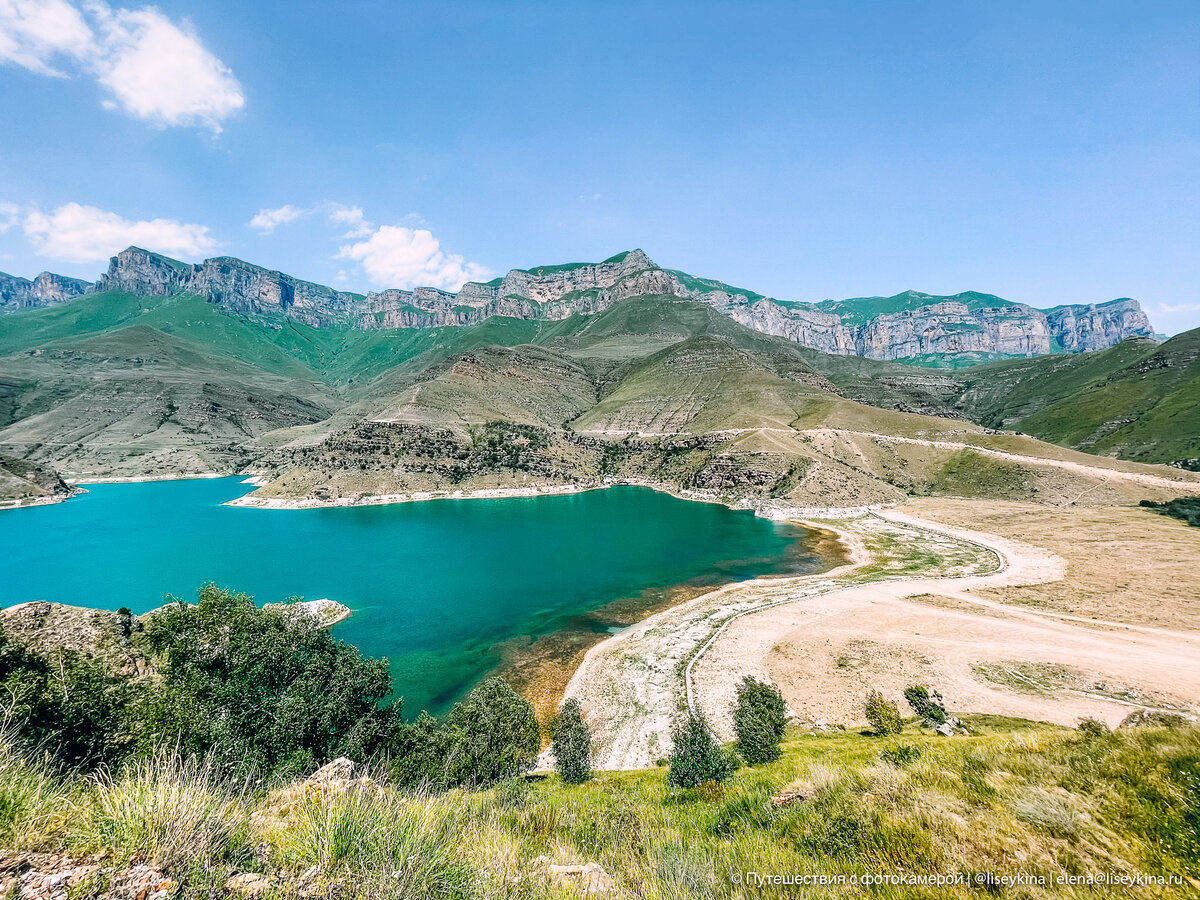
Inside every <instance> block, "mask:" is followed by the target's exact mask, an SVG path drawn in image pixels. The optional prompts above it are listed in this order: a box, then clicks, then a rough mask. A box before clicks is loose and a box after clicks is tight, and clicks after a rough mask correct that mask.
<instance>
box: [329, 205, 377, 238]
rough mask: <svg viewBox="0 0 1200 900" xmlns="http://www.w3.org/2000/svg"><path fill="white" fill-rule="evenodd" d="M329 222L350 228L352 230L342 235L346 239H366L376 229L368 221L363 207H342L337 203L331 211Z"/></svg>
mask: <svg viewBox="0 0 1200 900" xmlns="http://www.w3.org/2000/svg"><path fill="white" fill-rule="evenodd" d="M329 221H330V222H334V223H336V224H338V225H348V226H349V227H350V230H349V231H347V232H346V233H345V234H343V235H342V237H344V238H360V237H366V236H367V235H368V234H370V233H371V232H372V231H373V230H374V229H375V226H374V225H373V224H372V223H370V222H368V221H367V220H366V217H365V216H364V215H363V211H362V207H361V206H342V205H341V204H340V203H335V204H333V206H332V208H331V209H330V211H329Z"/></svg>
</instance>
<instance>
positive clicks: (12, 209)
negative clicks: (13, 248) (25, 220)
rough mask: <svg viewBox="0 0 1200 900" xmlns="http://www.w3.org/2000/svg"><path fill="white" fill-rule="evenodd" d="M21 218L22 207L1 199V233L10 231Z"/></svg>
mask: <svg viewBox="0 0 1200 900" xmlns="http://www.w3.org/2000/svg"><path fill="white" fill-rule="evenodd" d="M20 219H21V207H19V206H17V204H15V203H9V202H8V201H7V200H0V234H3V233H4V232H6V231H8V229H10V228H12V227H13V226H14V225H16V224H17V222H19V221H20Z"/></svg>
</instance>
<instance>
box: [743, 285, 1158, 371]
mask: <svg viewBox="0 0 1200 900" xmlns="http://www.w3.org/2000/svg"><path fill="white" fill-rule="evenodd" d="M905 296H906V295H898V297H905ZM919 296H920V297H921V298H923V299H924V300H925V301H926V302H924V303H923V304H922V305H919V306H917V307H916V308H913V309H900V310H897V311H894V312H887V311H882V312H876V311H875V310H876V309H878V307H879V306H880V304H879V303H876V302H874V301H877V300H879V299H880V298H866V299H864V300H862V301H856V300H847V301H842V302H841V303H838V304H836V306H837V307H838V309H839V312H826V311H823V310H822V309H821V308H820V305H809V304H794V303H779V302H777V301H775V300H770V299H763V300H758V301H755V302H753V303H746V304H741V305H739V304H727V305H725V306H724V307H723V311H724V312H726V313H727V314H728V315H730V316H732V317H733V318H734V319H735V320H737V321H738V322H741V323H742V324H743V325H746V326H748V327H750V328H753V329H755V330H757V331H763V332H766V333H767V334H775V335H779V336H781V337H787V338H790V339H791V340H794V341H796V342H797V343H800V344H803V345H804V346H806V347H812V348H814V349H817V350H823V351H825V352H826V353H837V354H841V355H854V356H866V357H870V358H871V359H887V360H910V359H919V358H921V357H928V356H946V355H951V356H953V355H962V354H972V355H976V356H1039V355H1042V354H1046V353H1055V352H1061V351H1067V352H1072V353H1073V352H1081V351H1084V350H1099V349H1103V348H1104V347H1111V346H1112V345H1113V344H1116V343H1118V342H1120V341H1123V340H1124V339H1125V338H1128V337H1150V336H1153V334H1154V331H1153V328H1152V327H1151V325H1150V320H1149V319H1148V318H1146V314H1145V313H1144V312H1143V311H1142V308H1141V307H1140V306H1139V305H1138V303H1137V301H1136V300H1128V299H1124V300H1113V301H1112V302H1110V303H1101V304H1091V305H1087V306H1060V307H1057V308H1055V309H1053V310H1040V309H1034V308H1033V307H1031V306H1026V305H1025V304H1023V303H1009V302H1007V301H999V298H989V302H988V303H986V304H985V303H980V302H978V301H977V299H976V297H977V296H979V295H976V297H965V296H964V295H956V296H953V297H933V296H929V295H919ZM883 299H885V300H896V299H897V298H883ZM994 301H999V302H998V303H997V302H994ZM855 304H863V306H864V311H862V312H859V311H857V310H856V309H855V308H854V307H855Z"/></svg>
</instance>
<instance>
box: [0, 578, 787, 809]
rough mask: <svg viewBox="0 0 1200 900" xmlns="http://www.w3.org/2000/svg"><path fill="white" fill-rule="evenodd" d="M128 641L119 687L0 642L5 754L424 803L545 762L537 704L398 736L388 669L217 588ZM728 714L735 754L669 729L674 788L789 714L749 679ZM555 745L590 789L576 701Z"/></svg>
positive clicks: (65, 659)
mask: <svg viewBox="0 0 1200 900" xmlns="http://www.w3.org/2000/svg"><path fill="white" fill-rule="evenodd" d="M131 639H132V640H133V641H135V642H136V644H137V646H138V649H139V650H141V651H142V652H144V653H145V654H146V656H147V658H149V659H150V660H152V661H153V666H154V670H155V674H154V675H153V676H151V677H140V678H130V677H127V676H121V675H116V674H113V673H112V672H110V671H109V670H108V669H107V668H106V667H105V666H104V664H103V663H102V662H100V661H99V660H96V659H91V658H88V657H85V656H83V655H81V654H79V653H74V652H70V651H61V652H59V653H57V654H55V655H54V658H49V657H47V656H44V655H41V654H39V653H37V652H35V651H33V650H31V649H29V648H28V647H27V646H25V645H23V644H21V643H19V642H16V641H14V640H12V639H11V638H10V637H8V636H7V635H5V634H4V632H3V630H2V629H0V692H2V694H0V697H3V698H4V702H3V716H4V723H5V724H6V725H7V726H9V727H8V731H9V732H10V733H11V734H12V735H13V739H14V740H15V741H16V743H17V744H18V745H19V746H23V747H24V748H25V749H26V750H36V751H37V752H39V753H45V754H48V755H49V757H50V758H51V760H52V762H53V763H54V765H55V766H57V767H58V768H59V769H61V770H64V771H66V770H71V771H83V772H89V771H93V770H97V769H100V768H106V769H109V770H113V769H116V768H118V767H120V766H121V765H122V764H125V763H128V762H135V761H136V760H138V759H144V758H147V757H148V756H150V755H152V754H153V753H154V752H155V751H156V750H158V749H160V748H161V747H163V746H170V747H171V748H173V749H174V750H175V751H177V752H180V753H182V754H184V755H185V756H188V757H191V758H197V759H199V758H204V759H205V760H207V761H208V762H209V763H211V764H213V765H216V766H219V767H220V768H221V769H222V770H223V771H226V772H231V773H234V774H235V775H237V776H238V777H243V778H249V777H255V778H266V779H270V780H273V781H282V780H287V779H290V778H295V777H298V776H302V775H304V774H306V773H308V772H311V771H313V769H315V768H317V767H318V766H321V765H323V764H325V763H327V762H329V761H330V760H333V759H335V758H338V757H348V758H350V759H354V760H357V761H359V762H360V763H361V762H367V761H369V762H371V763H372V765H374V766H375V767H377V768H381V769H382V770H384V771H387V772H388V774H389V777H390V780H391V781H392V782H393V783H394V784H396V785H398V786H410V787H418V786H419V787H422V788H426V789H429V788H432V789H446V788H451V787H471V788H478V787H486V786H488V785H492V784H496V783H498V782H501V781H503V780H505V779H507V778H510V777H512V776H514V775H519V774H521V773H523V772H526V771H528V770H530V769H531V768H533V766H534V765H535V764H536V761H537V757H538V751H539V750H540V747H541V733H540V730H539V726H538V722H537V720H536V718H535V716H534V709H533V706H532V704H531V703H530V702H529V701H528V700H526V699H525V698H523V697H521V696H520V695H518V694H517V693H516V692H515V691H514V690H513V689H512V688H511V687H509V685H508V684H507V683H505V682H504V681H503V680H502V679H499V678H488V679H486V680H484V681H483V682H481V683H480V684H478V685H477V686H476V687H475V688H474V689H473V690H472V691H471V692H470V693H469V694H468V695H467V696H466V697H465V698H463V699H462V700H461V701H459V702H458V703H456V704H455V705H454V706H453V708H452V709H451V710H450V711H449V712H448V713H447V714H446V715H445V716H442V717H434V716H431V715H428V714H427V713H424V712H423V713H421V714H420V715H419V716H418V717H417V718H416V719H415V720H413V721H405V720H404V718H403V717H402V715H401V701H400V700H394V701H392V700H390V697H391V679H390V678H389V675H388V669H387V662H386V660H380V659H370V658H365V657H363V656H362V655H361V654H360V653H359V652H358V651H357V650H356V649H355V648H354V647H352V646H350V645H348V644H346V643H344V642H342V641H340V640H338V639H336V638H334V637H333V636H332V635H330V634H329V632H328V631H327V630H325V629H323V628H321V627H320V626H319V625H318V623H316V622H315V621H314V620H312V619H310V618H308V617H305V616H300V615H295V614H294V613H293V612H292V611H291V610H289V609H288V608H287V607H276V608H270V609H260V608H259V607H257V606H256V605H255V604H254V601H253V600H252V598H250V597H249V596H247V595H245V594H240V593H236V592H232V591H228V590H223V589H220V588H218V587H216V586H215V585H211V584H210V585H206V586H204V587H203V588H202V589H201V590H200V592H199V597H198V602H197V603H194V604H189V603H183V602H179V601H176V602H171V603H168V604H167V605H166V606H164V607H163V608H161V609H160V610H158V611H157V612H156V613H155V614H154V615H153V616H150V617H148V618H147V619H145V620H144V623H143V625H142V627H140V628H139V629H138V630H137V632H136V633H135V634H133V635H131ZM733 715H734V727H735V730H736V731H737V735H738V742H737V752H736V753H735V752H734V751H733V750H731V749H726V748H723V747H721V746H720V744H718V743H717V741H716V739H715V738H714V737H713V735H712V733H711V731H710V730H709V727H708V725H707V724H706V723H705V722H704V720H703V719H701V718H699V717H698V716H691V717H688V718H686V719H685V720H683V721H682V722H681V723H680V724H679V727H678V728H677V729H676V731H675V735H674V750H673V754H672V758H671V765H670V771H669V774H668V782H669V783H670V784H671V785H672V786H675V787H690V786H695V785H697V784H700V783H702V782H704V781H711V780H717V781H720V780H724V779H726V778H728V777H729V776H730V775H731V774H732V773H733V772H734V771H736V769H737V768H738V766H739V765H740V764H741V763H742V761H745V762H746V763H749V764H751V765H755V764H759V763H765V762H771V761H773V760H775V759H777V758H778V757H779V744H780V741H781V739H782V737H783V729H784V724H785V723H786V720H787V715H786V710H785V707H784V704H783V699H782V697H781V696H780V695H779V692H778V691H777V690H776V689H775V688H773V687H771V686H769V685H766V684H762V683H761V682H758V681H756V680H754V679H753V678H746V679H745V680H744V681H743V682H742V684H741V685H740V686H739V688H738V701H737V704H736V706H735V708H734V710H733ZM550 733H551V737H552V743H551V749H552V751H553V755H554V759H555V764H556V767H557V769H558V772H559V774H560V775H561V777H562V780H563V781H564V782H565V783H567V784H582V783H584V782H586V781H588V780H589V779H590V778H591V736H590V733H589V729H588V727H587V725H586V723H585V722H584V718H583V711H582V709H581V707H580V705H579V703H578V702H577V701H575V700H568V701H567V702H566V703H564V704H563V706H562V708H561V709H560V710H559V712H558V714H557V716H556V717H555V719H554V720H553V722H552V723H551V727H550Z"/></svg>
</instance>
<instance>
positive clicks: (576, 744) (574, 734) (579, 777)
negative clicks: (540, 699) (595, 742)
mask: <svg viewBox="0 0 1200 900" xmlns="http://www.w3.org/2000/svg"><path fill="white" fill-rule="evenodd" d="M550 739H551V746H552V747H553V748H554V765H555V768H557V769H558V774H559V775H560V776H561V777H562V780H563V781H565V782H566V783H567V784H583V783H584V782H585V781H587V780H588V779H589V778H591V777H592V736H591V735H590V734H589V733H588V728H587V725H585V724H584V723H583V711H582V710H581V709H580V707H579V701H578V700H575V699H574V698H572V699H570V700H568V701H567V702H566V703H564V704H563V705H562V708H561V709H560V710H559V711H558V715H556V716H555V717H554V721H553V722H552V723H551V724H550Z"/></svg>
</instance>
